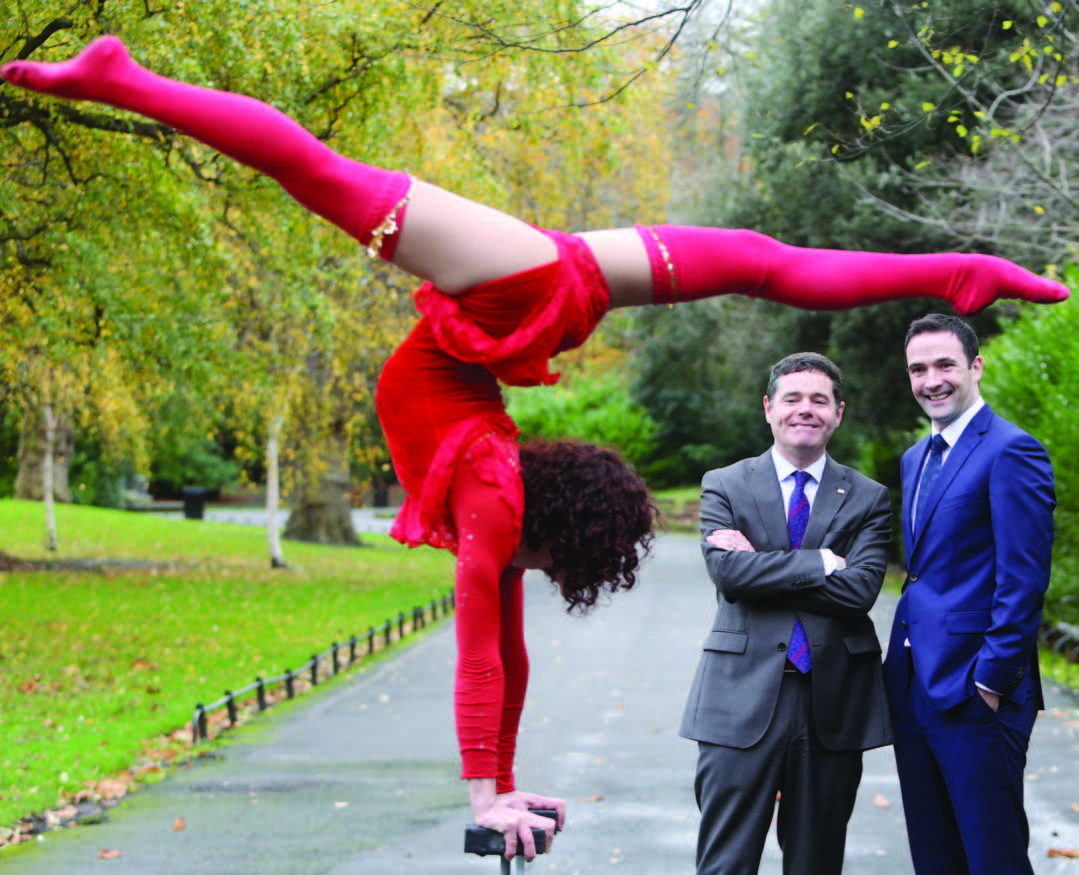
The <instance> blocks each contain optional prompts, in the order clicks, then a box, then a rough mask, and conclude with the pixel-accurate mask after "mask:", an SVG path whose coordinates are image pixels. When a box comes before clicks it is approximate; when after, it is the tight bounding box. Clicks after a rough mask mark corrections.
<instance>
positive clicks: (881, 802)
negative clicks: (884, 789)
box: [873, 793, 892, 808]
mask: <svg viewBox="0 0 1079 875" xmlns="http://www.w3.org/2000/svg"><path fill="white" fill-rule="evenodd" d="M873 804H874V805H876V806H877V808H891V807H892V803H891V802H889V801H888V800H887V799H886V798H885V797H884V796H882V795H881V794H880V793H878V794H877V795H876V796H874V797H873Z"/></svg>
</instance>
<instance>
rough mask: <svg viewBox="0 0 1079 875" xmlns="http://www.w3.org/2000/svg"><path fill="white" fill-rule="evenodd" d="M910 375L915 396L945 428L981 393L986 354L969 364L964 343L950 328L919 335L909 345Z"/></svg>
mask: <svg viewBox="0 0 1079 875" xmlns="http://www.w3.org/2000/svg"><path fill="white" fill-rule="evenodd" d="M907 375H908V376H909V377H910V389H911V391H912V392H913V393H914V399H915V400H916V401H917V402H918V404H919V405H920V406H921V408H922V410H924V411H925V412H926V415H927V416H928V417H929V418H930V419H931V420H933V422H934V423H936V424H937V426H938V427H940V428H945V427H946V426H947V425H949V424H950V423H952V422H954V421H955V420H956V418H957V417H959V416H960V415H961V414H962V413H963V411H965V410H966V409H967V408H968V407H970V405H971V404H973V403H974V402H975V401H977V400H978V398H979V396H980V395H981V388H980V386H979V382H980V381H981V378H982V357H981V356H980V355H979V356H975V358H974V361H973V362H970V363H969V364H968V363H967V357H966V354H965V353H964V352H963V344H962V343H961V342H960V340H959V338H958V337H956V336H955V335H954V334H952V333H951V332H950V331H934V332H930V333H928V334H918V335H916V336H915V337H912V338H911V340H910V343H908V344H907Z"/></svg>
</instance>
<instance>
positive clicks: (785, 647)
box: [776, 642, 787, 653]
mask: <svg viewBox="0 0 1079 875" xmlns="http://www.w3.org/2000/svg"><path fill="white" fill-rule="evenodd" d="M786 649H787V645H786V644H783V643H782V642H780V644H779V647H777V648H776V650H778V651H779V652H780V653H783V652H784V651H785V650H786Z"/></svg>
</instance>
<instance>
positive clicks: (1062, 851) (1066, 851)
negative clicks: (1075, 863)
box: [1049, 848, 1079, 860]
mask: <svg viewBox="0 0 1079 875" xmlns="http://www.w3.org/2000/svg"><path fill="white" fill-rule="evenodd" d="M1049 856H1050V857H1067V858H1068V859H1071V860H1079V850H1076V849H1075V848H1050V849H1049Z"/></svg>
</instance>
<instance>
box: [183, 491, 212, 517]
mask: <svg viewBox="0 0 1079 875" xmlns="http://www.w3.org/2000/svg"><path fill="white" fill-rule="evenodd" d="M183 495H184V519H185V520H201V519H202V515H203V513H204V512H205V511H206V490H205V489H203V488H202V487H201V486H185V487H184V488H183Z"/></svg>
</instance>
